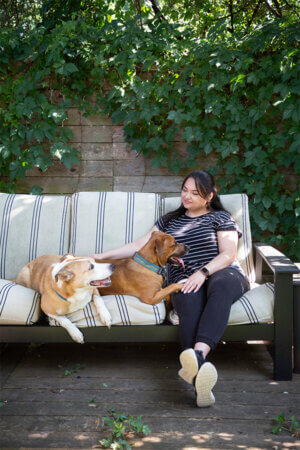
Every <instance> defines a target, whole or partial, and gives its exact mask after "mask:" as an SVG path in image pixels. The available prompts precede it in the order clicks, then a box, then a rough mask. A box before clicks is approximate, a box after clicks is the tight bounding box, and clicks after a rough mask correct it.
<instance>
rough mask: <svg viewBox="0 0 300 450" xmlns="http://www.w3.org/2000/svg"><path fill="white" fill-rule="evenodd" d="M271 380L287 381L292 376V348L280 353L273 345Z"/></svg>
mask: <svg viewBox="0 0 300 450" xmlns="http://www.w3.org/2000/svg"><path fill="white" fill-rule="evenodd" d="M273 364H274V365H273V378H274V380H277V381H288V380H291V379H292V376H293V366H292V348H289V349H285V350H284V351H280V350H279V349H278V348H277V345H274V352H273Z"/></svg>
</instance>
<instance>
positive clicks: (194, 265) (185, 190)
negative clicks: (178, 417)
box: [93, 171, 249, 407]
mask: <svg viewBox="0 0 300 450" xmlns="http://www.w3.org/2000/svg"><path fill="white" fill-rule="evenodd" d="M181 201H182V203H181V206H180V207H179V208H178V209H177V210H175V211H172V212H170V213H168V214H166V215H164V216H163V217H161V218H160V219H159V220H158V221H157V222H156V224H155V226H154V227H153V228H152V229H151V230H150V231H149V233H147V234H146V235H145V236H143V237H142V238H141V239H139V240H137V241H135V242H132V243H130V244H127V245H125V246H123V247H121V248H119V249H115V250H112V251H108V252H105V253H102V254H100V255H93V256H94V257H95V258H97V259H106V258H112V259H114V258H115V259H119V258H128V257H131V256H133V255H134V253H135V252H137V251H138V250H139V249H140V248H141V247H142V246H143V245H145V243H146V242H147V241H148V240H149V238H150V236H151V233H152V232H153V231H157V230H159V231H163V232H165V233H168V234H171V235H173V236H174V237H175V238H176V240H177V241H178V242H180V243H183V244H185V245H187V246H188V247H189V253H188V254H187V255H186V256H184V257H183V260H184V263H185V268H184V269H183V268H182V267H181V266H180V267H177V266H176V267H175V266H170V270H169V283H178V282H182V283H183V286H182V290H181V292H179V293H176V294H173V296H172V303H173V306H174V309H175V310H176V312H177V314H178V317H179V332H180V341H181V345H182V348H183V351H182V353H181V354H180V363H181V366H182V368H181V369H180V370H179V376H180V377H181V378H183V379H184V380H185V381H186V382H188V383H190V384H193V385H194V386H195V391H196V396H197V405H198V406H199V407H203V406H209V405H212V404H213V403H214V402H215V399H214V396H213V393H212V388H213V387H214V385H215V383H216V381H217V371H216V369H215V367H214V365H213V364H211V363H210V362H207V360H206V357H207V355H208V353H209V352H210V351H211V350H213V349H214V348H215V346H216V344H217V343H218V341H219V339H220V338H221V336H222V334H223V332H224V330H225V328H226V325H227V322H228V318H229V313H230V308H231V305H232V304H233V303H234V302H235V301H236V300H238V299H239V298H240V297H241V296H242V295H243V293H244V292H245V291H247V290H248V289H249V282H248V280H247V278H246V276H245V275H244V273H243V271H242V269H241V267H240V265H239V263H238V262H237V260H236V254H237V244H238V238H239V237H240V236H241V232H240V230H239V229H238V226H237V224H236V222H235V221H234V220H233V218H232V217H231V216H230V214H229V213H228V212H227V211H225V210H224V208H223V206H222V204H221V202H220V199H219V197H218V195H217V189H216V186H215V184H214V180H213V177H212V176H211V175H210V174H209V173H208V172H205V171H195V172H192V173H191V174H189V175H188V176H187V177H186V178H185V180H184V181H183V183H182V188H181Z"/></svg>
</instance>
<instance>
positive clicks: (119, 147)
mask: <svg viewBox="0 0 300 450" xmlns="http://www.w3.org/2000/svg"><path fill="white" fill-rule="evenodd" d="M137 157H139V158H144V156H143V155H138V154H137V152H136V150H132V149H131V145H130V144H127V143H125V142H114V143H113V158H114V159H115V160H120V159H135V158H137Z"/></svg>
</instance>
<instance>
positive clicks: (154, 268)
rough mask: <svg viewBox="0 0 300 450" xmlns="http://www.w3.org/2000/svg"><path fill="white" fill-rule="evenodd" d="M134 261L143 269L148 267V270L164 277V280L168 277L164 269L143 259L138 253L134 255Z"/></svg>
mask: <svg viewBox="0 0 300 450" xmlns="http://www.w3.org/2000/svg"><path fill="white" fill-rule="evenodd" d="M133 260H134V261H136V262H137V263H139V264H141V265H142V266H143V267H146V268H147V269H150V270H152V271H153V272H155V273H157V274H158V275H162V276H163V277H164V278H165V277H166V271H165V268H164V267H161V266H158V265H157V264H153V263H152V262H150V261H147V259H145V258H143V257H142V256H141V255H139V254H138V252H136V253H135V254H134V255H133Z"/></svg>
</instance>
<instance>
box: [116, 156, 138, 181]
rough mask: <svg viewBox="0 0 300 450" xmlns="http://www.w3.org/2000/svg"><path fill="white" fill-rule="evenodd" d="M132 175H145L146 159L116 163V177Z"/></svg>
mask: <svg viewBox="0 0 300 450" xmlns="http://www.w3.org/2000/svg"><path fill="white" fill-rule="evenodd" d="M126 174H128V177H127V178H130V174H134V176H139V175H145V159H144V158H143V157H138V158H135V159H125V160H121V161H114V176H124V175H126Z"/></svg>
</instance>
